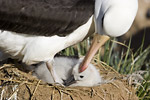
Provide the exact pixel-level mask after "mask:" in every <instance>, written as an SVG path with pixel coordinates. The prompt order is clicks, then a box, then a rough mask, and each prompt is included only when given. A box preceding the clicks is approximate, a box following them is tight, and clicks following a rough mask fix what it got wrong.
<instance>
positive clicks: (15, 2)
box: [0, 0, 95, 36]
mask: <svg viewBox="0 0 150 100" xmlns="http://www.w3.org/2000/svg"><path fill="white" fill-rule="evenodd" d="M94 4H95V0H0V29H1V30H9V31H14V32H19V33H25V34H33V35H45V36H51V35H54V34H57V35H66V34H68V33H70V32H72V31H73V30H75V29H76V28H78V27H79V26H80V25H83V24H84V23H86V22H87V20H88V19H89V18H90V16H91V15H92V14H93V12H94Z"/></svg>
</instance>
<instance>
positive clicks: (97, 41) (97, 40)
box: [79, 34, 110, 72]
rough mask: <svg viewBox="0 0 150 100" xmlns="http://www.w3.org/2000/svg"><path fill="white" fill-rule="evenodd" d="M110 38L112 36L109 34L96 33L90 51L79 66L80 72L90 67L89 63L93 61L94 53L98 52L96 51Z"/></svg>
mask: <svg viewBox="0 0 150 100" xmlns="http://www.w3.org/2000/svg"><path fill="white" fill-rule="evenodd" d="M109 39H110V37H109V36H107V35H99V34H96V35H95V36H94V38H93V41H92V45H91V46H90V49H89V51H88V53H87V54H86V56H85V58H84V60H83V62H82V63H81V65H80V67H79V72H83V71H84V70H85V69H86V68H87V67H88V65H89V63H90V62H91V60H92V58H93V57H94V55H95V54H96V52H97V51H98V50H99V48H100V47H101V46H103V45H104V44H105V42H106V41H108V40H109Z"/></svg>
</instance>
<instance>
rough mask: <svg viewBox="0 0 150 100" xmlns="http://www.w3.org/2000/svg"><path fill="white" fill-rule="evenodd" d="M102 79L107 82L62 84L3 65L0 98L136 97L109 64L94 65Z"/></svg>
mask: <svg viewBox="0 0 150 100" xmlns="http://www.w3.org/2000/svg"><path fill="white" fill-rule="evenodd" d="M96 66H97V68H98V69H99V70H100V73H101V75H102V76H103V79H107V80H111V79H114V81H111V82H109V83H104V84H101V85H100V86H95V87H62V86H56V85H52V84H46V83H44V82H42V81H40V80H38V79H36V78H35V77H33V76H32V75H31V72H28V73H27V72H23V71H21V70H19V69H18V67H19V68H20V67H21V66H20V65H18V64H17V65H13V64H4V65H1V67H0V86H1V87H0V99H1V100H8V99H9V98H11V99H10V100H138V98H137V96H136V94H135V92H136V91H135V89H134V87H132V86H130V85H129V84H128V82H127V81H126V80H123V79H122V78H123V77H124V76H123V75H120V74H118V73H117V72H116V71H115V70H113V69H112V68H111V67H109V66H104V64H96Z"/></svg>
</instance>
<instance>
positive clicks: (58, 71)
mask: <svg viewBox="0 0 150 100" xmlns="http://www.w3.org/2000/svg"><path fill="white" fill-rule="evenodd" d="M82 60H83V59H77V58H72V57H71V58H70V57H55V58H54V61H53V68H54V71H55V72H54V73H55V75H56V77H57V79H56V80H57V82H58V83H59V84H65V85H67V86H95V85H99V84H100V83H101V82H102V79H101V76H100V74H99V71H98V70H97V69H96V68H95V66H94V65H92V64H90V65H89V67H88V68H87V69H86V70H85V71H84V72H82V73H79V71H78V70H79V65H80V63H81V62H82ZM29 67H30V69H31V70H32V71H33V75H34V76H36V77H37V78H39V79H41V80H43V81H45V82H48V83H55V82H54V80H53V78H52V76H51V74H50V72H49V70H48V69H47V67H46V63H44V62H43V63H40V64H38V65H37V66H29ZM91 73H92V74H91ZM71 76H73V78H74V80H73V81H74V82H73V81H72V80H71V81H70V82H69V83H64V82H66V81H67V80H70V79H69V78H70V77H71ZM68 84H69V85H68Z"/></svg>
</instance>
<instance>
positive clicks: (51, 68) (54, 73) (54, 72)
mask: <svg viewBox="0 0 150 100" xmlns="http://www.w3.org/2000/svg"><path fill="white" fill-rule="evenodd" d="M46 66H47V68H48V70H49V71H50V74H51V76H52V78H53V80H54V83H58V84H60V85H63V84H62V83H63V81H62V80H61V79H60V78H59V77H58V75H57V73H56V71H55V69H54V68H53V66H52V61H47V62H46Z"/></svg>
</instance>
